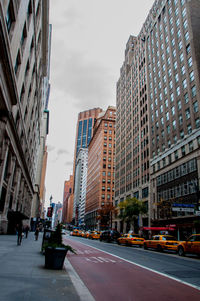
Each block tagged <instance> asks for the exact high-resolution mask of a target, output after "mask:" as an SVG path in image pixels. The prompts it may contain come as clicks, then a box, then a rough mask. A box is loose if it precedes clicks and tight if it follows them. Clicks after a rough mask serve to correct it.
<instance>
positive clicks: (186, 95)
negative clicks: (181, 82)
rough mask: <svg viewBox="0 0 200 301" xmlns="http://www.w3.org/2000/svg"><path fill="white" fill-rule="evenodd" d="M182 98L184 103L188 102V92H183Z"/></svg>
mask: <svg viewBox="0 0 200 301" xmlns="http://www.w3.org/2000/svg"><path fill="white" fill-rule="evenodd" d="M184 99H185V103H188V101H189V96H188V93H185V94H184Z"/></svg>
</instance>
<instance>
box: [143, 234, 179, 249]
mask: <svg viewBox="0 0 200 301" xmlns="http://www.w3.org/2000/svg"><path fill="white" fill-rule="evenodd" d="M178 244H179V241H178V240H177V239H176V237H174V236H172V235H154V236H153V237H152V239H150V240H145V242H144V249H148V248H151V249H156V250H157V251H160V252H161V251H163V250H173V251H176V252H177V247H178Z"/></svg>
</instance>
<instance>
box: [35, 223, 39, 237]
mask: <svg viewBox="0 0 200 301" xmlns="http://www.w3.org/2000/svg"><path fill="white" fill-rule="evenodd" d="M38 236H39V227H38V226H37V227H36V229H35V240H38Z"/></svg>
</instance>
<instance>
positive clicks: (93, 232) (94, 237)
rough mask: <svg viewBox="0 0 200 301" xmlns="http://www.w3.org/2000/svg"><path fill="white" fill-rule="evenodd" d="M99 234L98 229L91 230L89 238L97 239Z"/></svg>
mask: <svg viewBox="0 0 200 301" xmlns="http://www.w3.org/2000/svg"><path fill="white" fill-rule="evenodd" d="M100 234H101V232H100V231H92V233H91V237H90V238H91V239H99V238H100Z"/></svg>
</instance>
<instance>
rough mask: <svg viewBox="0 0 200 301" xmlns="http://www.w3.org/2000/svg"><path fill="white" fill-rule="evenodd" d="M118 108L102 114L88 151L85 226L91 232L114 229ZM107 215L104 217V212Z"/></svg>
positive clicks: (112, 108) (96, 124)
mask: <svg viewBox="0 0 200 301" xmlns="http://www.w3.org/2000/svg"><path fill="white" fill-rule="evenodd" d="M115 118H116V109H115V107H112V106H109V107H108V108H107V110H106V111H105V112H102V113H101V114H100V115H99V117H98V118H97V120H96V123H95V125H94V133H93V137H92V139H91V141H90V144H89V148H88V174H87V191H86V205H85V224H86V227H87V228H89V229H95V228H98V229H105V228H107V227H112V220H111V219H110V217H111V212H110V210H107V209H109V208H112V205H113V198H114V173H115V161H114V158H115ZM102 209H104V210H105V214H104V215H103V214H102V215H101V214H100V210H102Z"/></svg>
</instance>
